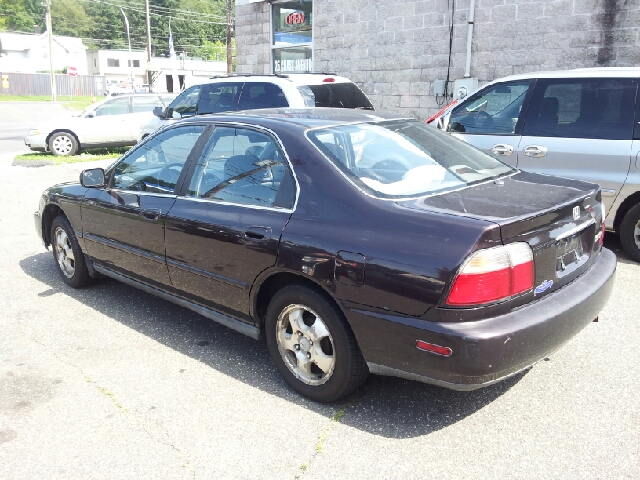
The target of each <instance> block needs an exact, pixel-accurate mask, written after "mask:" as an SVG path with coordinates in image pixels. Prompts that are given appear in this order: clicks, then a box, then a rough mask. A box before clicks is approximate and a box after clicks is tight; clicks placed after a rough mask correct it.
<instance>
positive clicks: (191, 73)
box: [87, 50, 227, 92]
mask: <svg viewBox="0 0 640 480" xmlns="http://www.w3.org/2000/svg"><path fill="white" fill-rule="evenodd" d="M146 58H147V56H146V52H145V51H144V50H132V51H131V53H129V50H94V51H89V52H87V63H88V66H89V75H104V77H105V78H106V81H107V85H109V84H111V85H113V84H116V85H117V84H120V83H121V82H124V81H126V80H127V79H128V78H129V77H131V76H133V79H134V83H135V84H137V85H144V84H147V83H148V79H147V70H150V71H151V72H152V73H153V78H154V83H153V89H154V91H156V92H179V91H180V90H182V89H183V88H184V87H185V86H190V85H192V84H194V83H200V82H203V81H205V80H207V79H208V78H210V77H212V76H213V75H220V74H221V73H225V72H226V71H227V64H226V62H218V61H208V60H202V59H198V58H194V59H191V58H185V57H183V56H181V55H179V56H178V57H177V59H176V60H175V61H173V62H172V61H171V60H170V59H169V58H166V57H153V58H152V59H151V62H150V63H148V64H147V60H146Z"/></svg>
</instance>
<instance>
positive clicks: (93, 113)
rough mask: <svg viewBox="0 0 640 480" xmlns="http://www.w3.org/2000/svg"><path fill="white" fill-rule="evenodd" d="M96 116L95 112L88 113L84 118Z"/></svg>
mask: <svg viewBox="0 0 640 480" xmlns="http://www.w3.org/2000/svg"><path fill="white" fill-rule="evenodd" d="M95 116H96V112H89V113H87V114H86V115H85V118H93V117H95Z"/></svg>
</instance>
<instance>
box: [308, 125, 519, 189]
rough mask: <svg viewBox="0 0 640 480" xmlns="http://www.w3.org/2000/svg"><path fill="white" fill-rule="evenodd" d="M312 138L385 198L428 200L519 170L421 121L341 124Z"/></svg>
mask: <svg viewBox="0 0 640 480" xmlns="http://www.w3.org/2000/svg"><path fill="white" fill-rule="evenodd" d="M307 135H308V138H309V140H311V142H312V143H313V144H314V145H316V146H317V147H318V148H319V149H320V151H321V152H322V153H324V155H325V156H326V157H327V158H328V159H329V160H330V161H331V162H332V163H333V164H334V165H335V166H336V167H338V168H339V169H340V170H341V171H342V172H343V173H344V174H345V175H346V176H347V177H348V178H349V179H350V180H351V181H352V182H353V183H355V184H356V185H357V186H358V187H360V188H361V189H362V190H364V191H365V192H367V193H370V194H372V195H374V196H377V197H379V198H402V197H411V196H420V195H427V194H431V193H435V192H441V191H446V190H451V189H455V188H460V187H463V186H466V185H472V184H474V183H478V182H482V181H485V180H489V179H492V178H498V177H500V176H503V175H506V174H510V173H512V172H513V171H514V170H513V169H512V168H511V167H509V166H508V165H505V164H504V163H502V162H500V161H498V160H496V159H494V158H493V157H490V156H489V155H486V154H484V153H482V152H481V151H480V150H477V149H476V148H474V147H472V146H470V145H469V144H467V143H466V142H463V141H461V140H458V139H456V138H453V137H451V136H450V135H447V134H446V133H443V132H441V131H439V130H437V129H435V128H432V127H429V126H428V125H426V124H425V123H423V122H419V121H417V120H396V121H390V122H382V123H371V124H367V123H364V124H358V125H341V126H337V127H329V128H322V129H318V130H311V131H310V132H309V133H308V134H307Z"/></svg>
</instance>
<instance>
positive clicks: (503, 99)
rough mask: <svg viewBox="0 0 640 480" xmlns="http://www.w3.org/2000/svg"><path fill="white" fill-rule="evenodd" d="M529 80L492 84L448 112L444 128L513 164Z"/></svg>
mask: <svg viewBox="0 0 640 480" xmlns="http://www.w3.org/2000/svg"><path fill="white" fill-rule="evenodd" d="M533 83H534V82H533V81H532V80H518V81H514V82H504V83H497V84H494V85H491V86H489V87H487V88H485V89H484V90H481V91H480V92H478V93H476V94H475V95H472V96H471V97H470V98H469V99H468V100H466V101H465V102H463V103H462V104H460V105H459V106H458V107H456V108H454V109H453V110H452V111H451V117H450V119H449V124H448V127H447V131H448V132H450V133H452V134H453V135H454V136H456V137H458V138H461V139H463V140H465V141H466V142H468V143H470V144H471V145H473V146H474V147H476V148H479V149H480V150H482V151H484V152H486V153H488V154H489V155H493V156H494V157H495V158H497V159H499V160H502V161H503V162H505V163H508V164H510V165H511V166H513V167H515V166H516V165H517V163H518V160H517V154H516V150H517V148H518V144H519V143H520V130H521V125H522V118H523V116H524V115H523V113H524V111H525V110H526V102H527V100H528V96H529V93H530V91H531V88H532V85H533Z"/></svg>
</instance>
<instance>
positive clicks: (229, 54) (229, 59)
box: [227, 0, 233, 73]
mask: <svg viewBox="0 0 640 480" xmlns="http://www.w3.org/2000/svg"><path fill="white" fill-rule="evenodd" d="M232 70H233V52H232V51H231V0H227V73H231V72H232Z"/></svg>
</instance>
